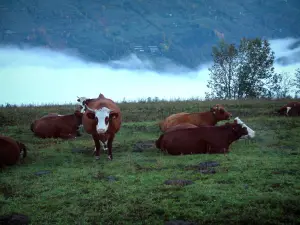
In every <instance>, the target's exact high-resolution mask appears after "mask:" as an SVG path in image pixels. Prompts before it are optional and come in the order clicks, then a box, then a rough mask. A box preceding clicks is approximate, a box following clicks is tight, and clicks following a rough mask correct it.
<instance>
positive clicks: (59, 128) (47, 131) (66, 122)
mask: <svg viewBox="0 0 300 225" xmlns="http://www.w3.org/2000/svg"><path fill="white" fill-rule="evenodd" d="M82 115H83V114H82V113H81V112H80V111H78V110H76V111H75V112H74V113H72V114H67V115H58V114H56V113H50V114H48V115H46V116H43V117H41V118H40V119H37V120H35V121H34V122H33V123H31V125H30V129H31V131H32V132H33V133H34V134H35V136H37V137H40V138H62V139H72V138H75V137H77V136H80V133H79V130H78V129H79V126H80V125H81V124H82Z"/></svg>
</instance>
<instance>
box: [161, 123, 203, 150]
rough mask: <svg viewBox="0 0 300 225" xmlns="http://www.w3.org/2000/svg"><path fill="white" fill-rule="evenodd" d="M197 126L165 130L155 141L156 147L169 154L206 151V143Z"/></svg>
mask: <svg viewBox="0 0 300 225" xmlns="http://www.w3.org/2000/svg"><path fill="white" fill-rule="evenodd" d="M195 129H197V128H194V127H193V128H185V129H176V130H172V131H168V132H165V133H164V134H162V135H161V136H160V137H159V139H158V140H157V141H156V147H157V148H158V149H161V150H162V151H166V152H168V153H169V154H171V155H180V154H197V153H206V152H207V145H206V142H205V141H204V140H202V139H201V135H199V132H200V133H201V131H199V130H198V132H194V130H195Z"/></svg>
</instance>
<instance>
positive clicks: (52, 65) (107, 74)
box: [0, 38, 300, 105]
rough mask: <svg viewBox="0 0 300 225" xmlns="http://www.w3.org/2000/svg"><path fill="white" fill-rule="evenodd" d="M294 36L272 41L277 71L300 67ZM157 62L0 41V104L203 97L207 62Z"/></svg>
mask: <svg viewBox="0 0 300 225" xmlns="http://www.w3.org/2000/svg"><path fill="white" fill-rule="evenodd" d="M297 41H299V39H298V40H297V39H293V38H287V39H280V40H271V42H270V43H271V47H272V49H273V50H274V51H275V56H276V59H280V58H282V57H284V58H285V63H282V62H281V61H280V60H279V61H278V62H276V63H275V69H276V71H277V72H290V73H291V74H293V73H294V71H295V69H297V68H299V67H300V61H297V59H299V54H300V47H297V46H296V47H294V49H290V46H291V45H293V44H294V45H295V43H296V42H297ZM159 62H160V63H159V64H158V62H154V61H151V60H149V59H143V60H142V59H139V58H138V57H136V56H135V55H129V56H128V57H126V58H123V59H120V60H117V61H111V62H109V63H106V64H99V63H94V62H88V61H86V60H84V59H82V58H80V56H79V55H76V54H73V53H72V52H56V51H52V50H49V49H43V48H32V47H28V46H27V47H24V48H22V49H20V48H17V47H15V46H0V88H1V95H0V104H6V103H10V104H18V105H19V104H45V103H50V104H51V103H55V104H64V103H71V102H73V103H74V102H76V96H85V97H90V98H94V97H96V96H98V95H99V93H103V94H104V95H105V96H106V97H108V98H111V99H113V100H115V101H122V100H123V99H126V100H129V101H130V100H138V99H145V98H148V97H152V98H153V97H158V98H164V99H172V98H181V99H187V98H191V97H200V98H201V97H204V93H205V92H206V91H207V90H208V89H207V87H206V84H207V79H208V75H209V72H208V69H207V68H208V66H209V65H211V64H210V63H207V64H202V65H200V66H199V67H198V69H197V70H189V69H187V68H185V67H184V66H181V65H176V64H174V63H172V62H171V61H170V60H167V59H160V60H159ZM157 68H159V69H160V71H161V72H158V70H157Z"/></svg>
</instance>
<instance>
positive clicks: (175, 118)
mask: <svg viewBox="0 0 300 225" xmlns="http://www.w3.org/2000/svg"><path fill="white" fill-rule="evenodd" d="M188 114H189V113H186V112H181V113H176V114H172V115H170V116H168V117H167V118H166V119H164V120H163V121H161V122H160V124H159V128H160V130H161V131H163V132H165V131H166V130H167V129H169V128H170V127H172V126H175V125H177V124H180V123H185V122H187V115H188Z"/></svg>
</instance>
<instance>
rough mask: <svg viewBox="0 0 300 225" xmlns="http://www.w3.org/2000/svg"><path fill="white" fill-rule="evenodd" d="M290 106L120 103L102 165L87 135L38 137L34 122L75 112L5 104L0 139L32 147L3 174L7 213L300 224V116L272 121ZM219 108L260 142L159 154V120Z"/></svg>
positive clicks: (66, 219) (87, 220) (91, 219)
mask: <svg viewBox="0 0 300 225" xmlns="http://www.w3.org/2000/svg"><path fill="white" fill-rule="evenodd" d="M288 101H290V100H289V99H281V100H274V101H270V100H239V101H237V100H235V101H198V100H189V101H173V102H163V101H157V102H146V101H145V102H135V103H119V105H120V107H121V110H122V113H123V118H124V122H123V124H122V127H121V130H120V132H119V133H118V134H117V135H116V140H115V142H114V143H113V155H114V159H113V161H108V160H107V153H106V152H103V151H102V150H101V155H100V160H94V157H93V156H92V150H93V149H94V143H93V141H92V138H91V137H90V136H89V135H87V134H86V133H83V135H82V136H81V137H78V138H77V139H75V140H69V141H64V140H60V139H57V140H52V139H44V140H43V139H39V138H37V137H35V136H34V135H33V134H32V132H31V131H30V129H29V125H30V123H31V121H32V120H34V119H35V118H38V117H40V116H43V115H45V114H47V113H49V112H58V113H62V114H66V113H71V112H73V110H74V108H75V106H74V105H65V106H56V105H49V106H40V107H34V106H29V107H13V106H7V107H2V108H0V121H1V128H0V129H1V134H4V135H8V136H11V137H13V138H15V139H17V140H20V141H22V142H23V143H24V144H26V146H27V147H28V157H27V158H25V160H24V161H23V162H22V163H21V164H20V165H16V166H12V167H7V168H6V169H5V170H4V171H2V172H0V215H3V214H9V213H11V212H18V213H22V214H25V215H28V216H29V217H30V218H31V221H32V224H38V225H39V224H43V225H47V224H49V225H50V224H51V225H52V224H105V225H110V224H111V225H115V224H151V225H156V224H158V225H159V224H164V223H165V222H166V221H172V220H184V221H191V222H194V224H300V219H299V214H300V206H299V202H300V195H299V194H300V182H299V181H300V173H299V161H300V144H299V141H298V139H299V132H300V129H299V127H300V119H299V118H287V117H279V116H275V115H274V114H273V111H274V110H276V109H278V108H279V107H280V106H282V105H283V104H286V103H287V102H288ZM217 103H219V104H223V105H224V106H225V108H226V109H227V110H228V111H230V112H232V113H233V116H234V117H236V116H239V117H240V118H241V119H242V120H243V121H244V122H246V124H247V125H248V126H250V127H251V128H252V129H253V130H255V131H256V137H255V139H254V140H253V141H248V140H240V141H237V142H235V143H233V144H232V145H231V147H230V149H231V151H230V153H229V154H228V155H226V156H225V155H223V154H221V155H206V154H203V155H185V156H170V155H166V154H164V153H161V152H160V151H159V150H157V149H155V147H154V146H153V141H154V140H156V139H157V138H158V137H159V135H160V131H159V129H158V126H157V122H158V121H159V120H161V119H163V118H164V117H165V116H167V115H169V114H171V113H176V112H181V111H187V112H196V111H206V110H208V109H209V107H210V106H212V105H214V104H217ZM3 121H4V122H3ZM219 124H222V123H219ZM205 162H211V163H210V166H205V165H204V163H205ZM212 162H213V163H212ZM201 163H202V164H201ZM170 180H181V182H179V183H177V185H172V184H171V183H172V182H171V181H170ZM175 224H176V223H175Z"/></svg>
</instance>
